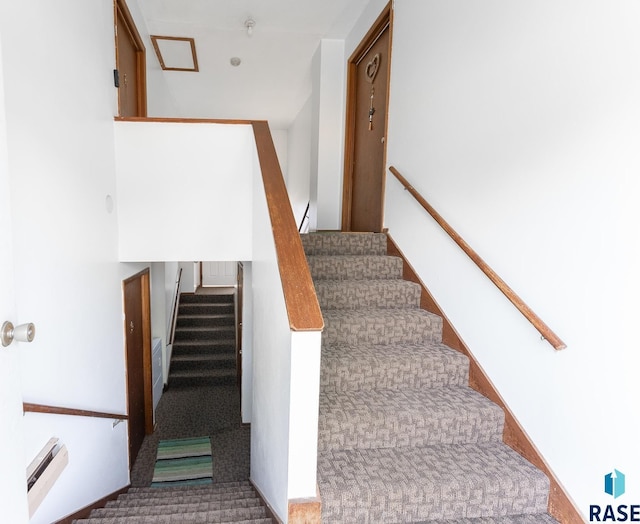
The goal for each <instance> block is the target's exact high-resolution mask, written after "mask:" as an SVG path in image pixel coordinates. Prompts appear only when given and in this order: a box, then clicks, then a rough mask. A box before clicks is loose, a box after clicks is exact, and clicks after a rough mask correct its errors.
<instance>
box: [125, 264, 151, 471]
mask: <svg viewBox="0 0 640 524" xmlns="http://www.w3.org/2000/svg"><path fill="white" fill-rule="evenodd" d="M123 291H124V329H125V344H126V358H127V414H128V417H129V466H130V467H131V466H133V463H134V461H135V459H136V457H137V456H138V452H139V451H140V447H141V446H142V441H143V440H144V437H145V435H146V434H148V433H151V432H152V431H153V412H152V410H153V401H152V393H151V340H150V321H149V319H150V314H149V308H148V305H149V272H148V270H145V271H143V272H142V273H139V274H137V275H135V276H133V277H131V278H129V279H127V280H125V281H124V282H123Z"/></svg>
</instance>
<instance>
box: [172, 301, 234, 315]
mask: <svg viewBox="0 0 640 524" xmlns="http://www.w3.org/2000/svg"><path fill="white" fill-rule="evenodd" d="M234 312H235V306H234V304H233V302H231V303H226V302H213V303H209V302H187V303H186V304H180V305H179V306H178V314H179V315H233V313H234Z"/></svg>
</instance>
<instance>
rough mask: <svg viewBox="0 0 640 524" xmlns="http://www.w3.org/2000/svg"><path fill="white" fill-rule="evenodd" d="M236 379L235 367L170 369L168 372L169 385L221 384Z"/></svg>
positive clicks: (229, 382)
mask: <svg viewBox="0 0 640 524" xmlns="http://www.w3.org/2000/svg"><path fill="white" fill-rule="evenodd" d="M236 380H237V372H236V370H235V368H215V369H205V370H197V369H195V370H193V369H187V370H179V371H174V370H171V372H170V373H169V385H170V386H198V385H210V386H215V385H219V386H222V385H229V384H234V383H235V382H236Z"/></svg>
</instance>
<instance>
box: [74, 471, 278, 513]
mask: <svg viewBox="0 0 640 524" xmlns="http://www.w3.org/2000/svg"><path fill="white" fill-rule="evenodd" d="M74 522H76V523H78V524H81V523H87V524H183V523H184V524H186V523H189V524H192V523H193V524H204V523H210V522H211V523H221V522H225V523H232V522H233V523H238V524H273V520H272V519H270V518H268V517H267V512H266V508H265V506H264V505H262V502H261V500H260V499H259V497H258V496H257V494H256V492H255V490H254V489H253V486H252V485H251V484H250V483H249V482H248V481H245V482H228V483H221V484H213V485H209V486H199V487H193V486H191V487H172V488H130V489H129V491H128V492H127V493H124V494H123V495H120V496H119V497H118V499H117V500H114V501H111V502H107V505H106V506H105V507H104V508H100V509H94V510H93V511H92V512H91V516H90V517H89V518H87V519H79V520H76V521H74Z"/></svg>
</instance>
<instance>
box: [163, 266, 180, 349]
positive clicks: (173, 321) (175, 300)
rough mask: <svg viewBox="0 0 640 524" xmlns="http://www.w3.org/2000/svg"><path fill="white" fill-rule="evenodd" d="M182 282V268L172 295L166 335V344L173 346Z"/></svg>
mask: <svg viewBox="0 0 640 524" xmlns="http://www.w3.org/2000/svg"><path fill="white" fill-rule="evenodd" d="M181 280H182V268H181V267H180V268H178V276H177V277H176V283H175V293H174V294H173V307H172V308H171V325H170V326H169V333H168V334H167V340H168V342H167V344H173V339H174V337H175V334H176V320H177V318H178V305H179V304H180V281H181Z"/></svg>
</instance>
